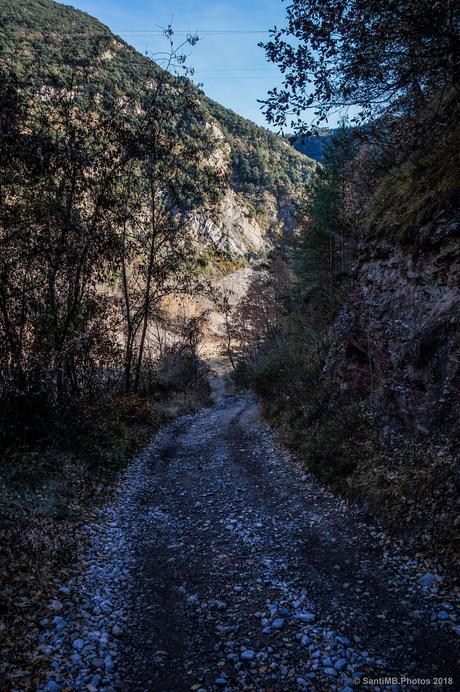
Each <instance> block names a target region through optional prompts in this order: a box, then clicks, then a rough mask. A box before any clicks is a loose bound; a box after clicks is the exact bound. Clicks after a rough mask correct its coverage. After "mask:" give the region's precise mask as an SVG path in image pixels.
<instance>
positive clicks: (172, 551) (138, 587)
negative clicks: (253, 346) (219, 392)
mask: <svg viewBox="0 0 460 692" xmlns="http://www.w3.org/2000/svg"><path fill="white" fill-rule="evenodd" d="M303 474H304V472H303V471H302V469H301V468H300V465H299V464H298V462H296V460H295V459H293V458H291V456H290V455H289V454H288V453H286V452H284V451H282V450H280V449H279V447H278V446H277V445H276V443H275V441H274V440H273V433H272V431H271V430H270V427H269V426H268V425H267V424H266V423H264V422H263V421H262V420H261V418H260V412H259V407H258V404H257V401H256V400H255V398H254V397H252V396H251V395H246V394H241V395H232V396H230V395H227V396H225V395H224V396H218V398H217V401H216V402H215V404H214V405H213V406H212V407H211V408H209V409H204V410H202V411H200V412H198V413H196V414H192V415H188V416H185V417H183V418H181V419H178V420H176V421H175V422H174V423H172V424H171V425H170V426H168V427H167V428H165V429H164V430H163V431H162V432H160V434H159V435H158V436H157V438H156V440H155V441H154V442H153V444H152V445H151V447H150V448H149V449H148V450H146V452H145V453H144V455H143V456H142V457H141V458H140V460H139V461H138V462H137V464H136V465H134V466H133V467H132V468H131V469H130V470H129V473H128V474H127V477H126V478H125V479H124V481H123V483H122V484H121V486H120V491H119V493H118V499H117V502H116V503H115V505H113V506H112V507H111V508H110V510H109V511H108V514H107V516H106V520H105V529H104V531H105V533H103V534H101V532H100V530H99V529H97V528H96V529H91V530H90V533H91V531H93V538H92V544H93V548H92V551H93V552H92V553H91V555H92V557H90V558H89V559H88V564H89V568H88V578H87V580H86V582H84V583H78V582H75V583H73V584H71V585H70V590H68V593H70V598H71V600H72V605H71V607H70V610H69V611H68V613H67V614H66V615H65V616H64V618H63V617H60V621H62V622H61V625H62V627H61V628H60V631H59V633H58V634H57V635H56V634H55V635H54V639H53V642H54V647H55V648H54V651H55V652H56V651H57V654H56V653H55V656H54V658H56V655H57V657H58V660H59V666H60V667H59V670H58V672H57V673H56V672H54V673H50V675H49V681H48V686H47V687H44V689H47V690H53V691H54V690H58V689H68V688H70V689H90V690H94V689H105V690H111V689H126V690H139V691H140V690H153V691H155V692H182V690H184V691H185V690H216V689H227V690H251V689H252V690H301V689H314V690H329V689H338V690H339V689H349V688H359V687H361V680H364V678H370V679H373V680H377V679H378V678H383V677H389V676H391V677H396V678H401V677H402V676H404V675H406V676H409V677H410V678H411V679H422V678H424V679H427V678H428V679H430V680H431V682H432V685H433V686H434V685H435V684H436V680H435V679H438V680H439V686H440V687H441V688H442V687H445V688H446V689H448V688H449V687H450V688H451V689H453V688H454V687H455V684H454V682H452V684H451V683H450V682H449V678H453V680H455V653H456V642H457V641H458V637H457V635H456V633H455V631H454V630H455V628H454V627H453V625H454V620H453V618H454V615H453V613H454V610H453V607H452V605H451V604H450V603H446V602H445V601H442V599H441V598H440V597H439V596H437V593H436V586H437V582H436V580H433V579H431V575H425V576H423V575H421V574H420V573H417V570H416V568H415V563H410V564H407V562H404V561H402V560H401V559H399V558H398V556H397V555H396V554H395V553H394V552H393V551H392V548H391V547H390V544H389V542H388V540H386V539H385V537H384V536H383V535H382V534H381V533H379V532H378V531H377V530H375V529H373V528H372V527H371V526H370V525H368V524H366V522H365V521H364V520H363V518H362V516H360V515H359V514H358V513H357V512H356V511H355V510H353V509H351V508H350V507H349V506H348V505H347V504H346V503H345V502H343V501H340V500H337V499H336V498H334V497H333V496H332V495H331V494H330V493H329V492H328V491H326V490H324V489H323V488H321V487H320V486H318V485H317V484H316V483H315V482H314V481H313V480H312V479H311V478H310V477H308V476H306V475H303ZM117 503H118V504H117ZM94 546H96V548H94ZM421 577H422V578H421ZM420 578H421V579H420ZM82 593H83V594H84V596H82V595H81V594H82ZM82 600H83V605H82ZM82 608H83V610H84V611H85V614H84V616H83V617H81V613H82V612H83V611H82ZM56 642H57V643H56ZM51 652H52V646H49V645H48V654H49V653H51ZM69 652H70V653H69ZM441 678H442V680H441ZM457 679H458V678H457ZM423 686H424V687H425V688H426V687H427V685H426V684H425V685H422V684H421V683H420V687H423ZM408 687H409V684H408V683H404V681H402V683H401V689H404V688H408ZM366 688H367V689H387V688H388V689H391V687H390V683H388V684H385V683H384V682H382V681H381V680H380V682H378V681H376V682H375V685H374V686H373V685H372V684H367V685H366ZM415 688H417V685H416V687H415Z"/></svg>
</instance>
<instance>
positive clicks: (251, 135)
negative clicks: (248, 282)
mask: <svg viewBox="0 0 460 692" xmlns="http://www.w3.org/2000/svg"><path fill="white" fill-rule="evenodd" d="M2 6H3V16H2V18H1V20H0V59H1V60H2V61H4V62H6V63H8V64H9V65H10V66H11V65H12V64H13V65H14V70H15V72H16V73H17V75H18V76H19V78H21V77H23V76H24V74H25V73H26V72H27V71H28V70H29V69H30V66H31V63H33V64H34V73H35V75H36V76H39V77H40V78H41V79H42V80H43V81H44V82H45V83H48V84H52V82H53V80H54V79H56V78H58V77H59V76H60V75H62V74H65V73H66V72H68V71H69V70H71V69H72V67H73V66H74V65H78V66H80V67H81V66H83V67H86V66H89V65H90V64H91V61H92V60H93V61H95V60H96V59H97V60H98V61H99V65H100V68H99V70H98V72H97V73H94V74H93V75H92V79H93V80H94V84H95V86H96V88H98V89H100V90H101V91H103V90H106V89H110V90H113V91H114V93H116V94H119V95H120V96H126V95H129V94H130V93H132V92H133V91H135V89H136V86H137V85H138V84H139V83H140V81H141V79H142V77H143V73H145V70H147V69H150V70H152V69H153V71H154V72H156V71H161V70H162V68H161V66H160V65H158V64H157V63H155V62H154V61H152V60H151V59H150V58H148V57H147V56H145V55H142V54H141V53H139V52H138V51H136V50H135V49H134V48H133V47H132V46H130V45H129V44H128V43H126V42H125V41H124V40H123V39H122V38H120V37H119V36H116V35H115V34H113V33H112V32H111V30H110V29H109V27H107V26H106V25H104V24H103V23H102V22H100V21H99V20H98V19H96V18H94V17H92V16H91V15H89V14H87V13H85V12H82V11H81V10H78V9H76V8H74V7H72V6H71V5H61V4H58V3H55V2H53V0H30V2H26V1H25V0H19V2H15V1H13V0H3V2H2ZM101 65H102V66H101ZM197 94H198V95H199V98H200V101H201V105H202V106H203V107H204V108H205V110H206V112H207V114H208V116H209V119H210V122H211V123H214V124H216V125H217V127H218V128H219V130H220V132H221V134H222V135H223V140H224V143H225V145H228V146H227V148H228V161H227V162H226V165H227V167H228V187H229V191H228V192H229V193H231V195H230V196H231V197H232V198H233V199H232V200H231V201H230V200H229V199H227V201H226V204H227V206H229V205H230V204H231V205H232V206H233V202H234V199H236V200H237V203H238V205H239V207H240V212H241V213H240V217H241V219H244V218H250V217H252V219H253V220H255V222H256V223H257V224H258V225H259V226H260V232H261V233H262V234H263V235H266V236H267V248H268V247H269V246H270V241H269V240H268V236H272V237H273V236H276V235H278V234H279V233H283V232H285V231H290V230H292V227H293V225H294V219H293V216H292V215H291V214H286V209H289V208H291V207H292V204H291V202H292V200H293V199H294V198H295V197H296V195H297V193H298V192H299V191H300V190H301V189H302V188H303V187H304V185H305V183H306V182H307V180H308V178H309V175H310V172H311V170H312V168H313V167H314V165H315V162H314V161H313V160H311V159H309V158H308V157H306V156H304V155H303V154H301V153H299V152H298V151H296V150H295V148H294V147H292V146H291V145H290V144H288V143H287V142H286V141H285V140H283V139H282V138H281V137H278V136H277V135H276V134H274V133H272V132H270V131H269V130H267V129H265V128H262V127H260V126H258V125H256V124H255V123H252V122H251V121H250V120H248V119H246V118H244V117H242V116H240V115H238V114H236V113H234V112H233V111H231V110H230V109H228V108H226V107H225V106H222V105H221V104H218V103H217V102H215V101H213V100H212V99H210V98H209V97H207V96H206V95H205V94H204V93H203V92H202V91H201V90H199V89H198V88H197ZM267 202H268V205H267ZM267 206H268V207H269V208H270V207H273V206H275V207H276V213H275V214H274V215H273V214H269V217H270V218H269V219H268V220H267V213H266V209H267ZM288 217H289V218H288ZM241 219H240V221H241ZM223 222H224V228H222V229H221V233H220V235H222V236H228V234H230V235H231V234H232V233H234V232H235V229H234V226H232V224H230V225H228V227H225V219H223ZM241 223H242V225H243V228H242V229H241V233H240V234H239V232H238V231H236V233H237V235H238V237H237V238H235V242H234V243H233V242H230V243H227V245H226V247H225V248H223V249H224V250H225V251H226V252H228V251H230V252H231V251H232V248H236V247H237V246H238V247H240V249H241V248H243V252H242V253H241V251H239V252H238V253H237V254H248V253H251V252H253V251H254V250H256V249H257V247H256V246H258V245H260V244H259V243H258V242H255V243H251V241H250V237H251V231H250V228H249V227H247V226H246V224H245V223H244V222H243V221H241ZM257 234H258V231H257V233H256V235H257ZM248 237H249V241H248V240H247V238H248ZM242 238H246V240H244V242H243V243H242V242H241V239H242Z"/></svg>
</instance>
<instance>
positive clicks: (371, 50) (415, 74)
mask: <svg viewBox="0 0 460 692" xmlns="http://www.w3.org/2000/svg"><path fill="white" fill-rule="evenodd" d="M459 25H460V5H459V3H458V2H456V0H436V1H435V0H292V2H290V4H289V5H288V6H287V20H286V27H284V28H281V29H279V28H276V27H275V28H274V29H273V30H272V37H271V39H270V40H269V41H268V42H267V43H265V44H261V45H262V46H263V47H264V48H265V51H266V54H267V57H268V59H269V60H270V61H272V62H274V63H277V64H278V66H279V68H280V70H281V72H282V73H283V74H284V81H283V86H282V87H281V88H280V89H278V88H274V89H273V90H271V91H270V92H269V93H268V98H267V100H266V101H265V102H264V103H265V109H266V114H267V117H268V120H269V121H270V122H272V123H274V124H276V125H278V126H279V127H283V126H285V125H286V124H288V125H290V127H292V128H294V129H297V130H299V129H302V120H304V119H305V112H306V111H313V115H312V117H311V121H312V123H313V125H315V126H317V125H319V124H321V123H323V122H324V121H326V120H327V117H328V116H329V115H330V114H332V113H334V112H337V111H338V110H339V111H343V110H346V109H347V108H348V107H350V106H357V107H358V114H357V115H356V116H355V117H354V120H355V121H357V122H363V121H365V120H369V119H370V118H372V117H376V116H380V115H381V114H382V113H385V112H389V111H390V110H391V111H392V112H396V113H397V112H401V111H403V112H404V111H407V110H410V109H412V108H414V107H420V103H421V101H422V95H427V94H429V93H432V92H433V91H439V90H442V89H445V90H446V91H448V90H449V89H450V88H452V87H454V88H455V89H458V85H459V71H460V35H459Z"/></svg>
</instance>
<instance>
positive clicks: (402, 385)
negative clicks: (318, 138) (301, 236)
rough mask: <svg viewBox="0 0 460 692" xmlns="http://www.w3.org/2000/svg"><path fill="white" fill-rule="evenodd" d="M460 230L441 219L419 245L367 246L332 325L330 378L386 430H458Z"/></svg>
mask: <svg viewBox="0 0 460 692" xmlns="http://www.w3.org/2000/svg"><path fill="white" fill-rule="evenodd" d="M459 231H460V223H459V222H458V221H455V222H454V221H452V222H450V223H444V224H443V225H439V226H438V227H437V228H436V230H435V231H434V232H432V233H431V234H430V237H429V239H427V240H426V241H425V242H424V244H423V246H421V247H419V248H418V249H414V248H411V249H410V250H408V249H407V248H406V249H403V248H402V247H400V246H396V245H392V244H389V243H386V242H382V241H380V242H374V243H371V244H368V245H367V246H366V248H365V249H364V250H363V252H362V255H361V257H360V259H359V262H358V263H357V266H356V267H355V287H354V289H353V290H352V292H351V294H350V296H349V298H348V300H347V301H346V303H345V305H344V307H343V309H342V311H341V313H340V315H339V318H338V319H337V321H336V323H335V325H334V329H333V333H334V339H333V345H332V348H331V351H330V354H329V358H328V362H327V371H328V373H329V376H330V377H331V378H332V380H333V382H334V385H335V387H336V388H338V389H339V390H340V391H341V392H342V393H343V394H344V395H345V396H350V399H353V398H356V397H357V396H358V397H362V395H363V394H364V395H366V396H368V397H369V402H370V404H371V408H372V410H373V412H374V414H375V417H376V420H377V422H378V424H379V425H381V426H382V427H383V428H384V429H388V430H389V431H397V430H406V431H410V432H411V433H412V434H414V435H415V436H417V437H418V436H420V437H423V436H425V435H428V434H433V433H437V432H442V431H448V430H450V431H452V429H454V430H455V431H457V432H460V424H459V412H460V387H459V385H460V358H459V356H460V352H459V323H460V292H459V286H460V255H459V252H458V236H459Z"/></svg>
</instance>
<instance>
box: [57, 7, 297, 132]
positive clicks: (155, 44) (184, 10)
mask: <svg viewBox="0 0 460 692" xmlns="http://www.w3.org/2000/svg"><path fill="white" fill-rule="evenodd" d="M66 4H72V5H73V6H74V7H77V8H78V9H80V10H83V11H85V12H88V14H91V15H93V16H94V17H97V18H98V19H100V20H101V21H102V22H104V24H107V25H108V26H109V27H110V29H111V30H112V31H114V33H116V34H118V35H119V36H121V37H122V38H124V39H125V40H126V41H127V42H128V43H130V44H131V45H133V46H134V47H135V48H137V49H138V50H139V51H141V52H145V51H149V53H155V52H156V51H159V50H164V47H165V42H164V38H162V37H161V36H158V35H155V34H158V31H159V29H158V25H160V26H167V25H168V24H169V23H172V25H173V28H174V29H175V30H176V31H197V32H198V34H199V33H200V31H201V32H203V34H202V39H201V40H200V42H199V43H198V44H197V45H196V46H194V47H193V49H192V50H191V53H190V57H189V59H188V64H189V65H190V66H191V67H193V68H194V69H195V71H196V72H195V81H199V82H202V83H203V85H204V91H205V92H206V93H207V94H208V96H210V97H211V98H213V99H215V100H216V101H218V102H219V103H222V104H223V105H225V106H227V107H229V108H232V109H233V110H234V111H236V112H237V113H240V114H241V115H243V116H245V117H247V118H250V119H251V120H254V121H255V122H257V123H259V124H260V125H265V126H267V123H266V122H265V119H264V116H263V114H262V113H261V111H260V104H258V103H257V99H260V98H264V96H265V95H266V93H267V91H268V89H270V88H272V87H273V86H275V85H277V84H280V83H281V79H280V77H279V72H278V70H277V68H276V66H275V65H273V64H269V63H267V61H266V59H265V54H264V51H263V49H262V48H259V47H258V46H257V43H258V42H259V41H261V40H263V39H264V38H266V37H268V29H269V28H272V27H273V26H274V25H275V24H277V25H278V26H280V25H282V24H283V20H284V16H285V5H284V3H283V2H282V0H233V2H227V1H225V0H224V1H222V2H219V0H216V1H215V2H212V0H194V1H191V0H166V1H164V0H163V1H161V2H160V1H159V0H130V1H129V0H67V1H66ZM209 31H210V32H213V31H226V32H231V31H235V32H267V33H265V34H264V33H226V34H213V33H209V34H208V33H206V32H209ZM179 38H180V36H177V40H179Z"/></svg>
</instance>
